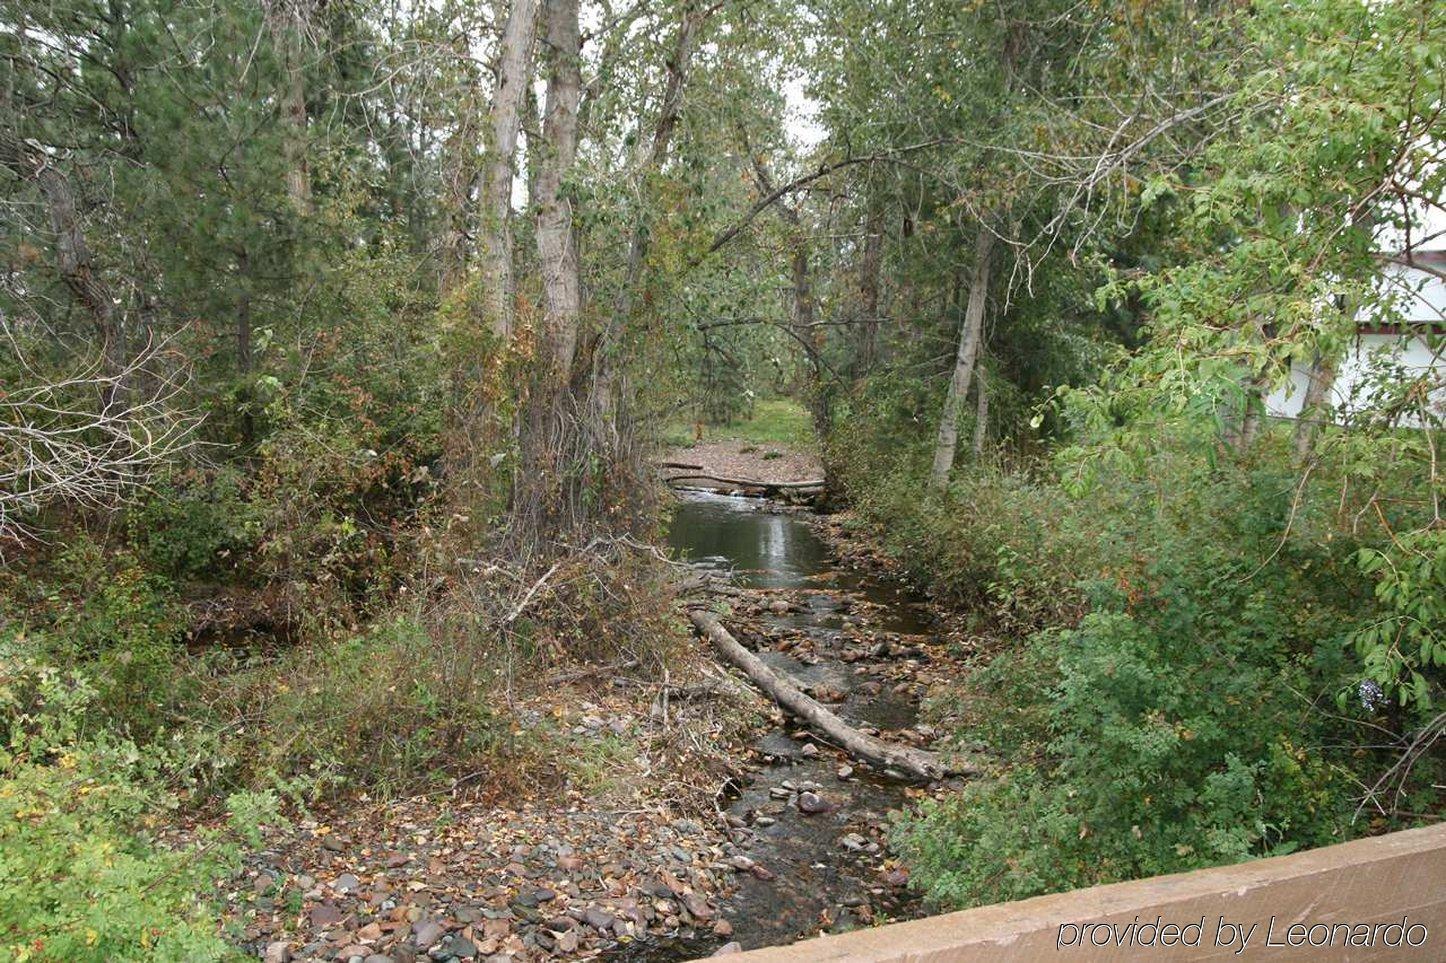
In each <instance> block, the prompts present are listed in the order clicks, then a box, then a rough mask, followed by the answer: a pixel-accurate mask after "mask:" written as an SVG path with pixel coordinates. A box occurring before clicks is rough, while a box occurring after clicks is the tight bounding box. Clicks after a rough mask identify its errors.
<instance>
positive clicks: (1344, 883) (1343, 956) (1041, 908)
mask: <svg viewBox="0 0 1446 963" xmlns="http://www.w3.org/2000/svg"><path fill="white" fill-rule="evenodd" d="M1157 918H1158V919H1159V920H1160V925H1159V926H1156V925H1155V924H1156V920H1157ZM1222 918H1223V921H1224V924H1225V925H1222V923H1221V920H1222ZM1403 921H1404V922H1403ZM1132 923H1134V924H1135V928H1133V929H1131V928H1130V925H1131V924H1132ZM1393 923H1394V924H1397V925H1396V926H1394V927H1393V926H1391V925H1390V924H1393ZM1094 924H1103V925H1099V926H1096V925H1094ZM1109 924H1113V928H1111V927H1110V926H1109ZM1146 924H1149V925H1148V926H1147V925H1146ZM1170 924H1173V925H1174V927H1175V928H1176V929H1175V930H1174V931H1173V934H1172V932H1171V931H1170V929H1169V926H1170ZM1332 924H1337V925H1335V926H1332ZM1237 925H1238V926H1239V927H1240V928H1239V929H1236V926H1237ZM1252 925H1253V926H1254V929H1253V930H1251V927H1252ZM1292 927H1296V929H1295V930H1292V929H1291V928H1292ZM1197 929H1198V932H1197ZM1408 930H1409V932H1408ZM1170 935H1173V936H1174V938H1173V939H1172V940H1170V943H1171V945H1163V944H1164V941H1165V940H1166V939H1167V938H1168V937H1169V936H1170ZM1242 937H1246V939H1247V946H1246V949H1245V952H1244V953H1240V949H1241V941H1242ZM1101 938H1107V945H1097V943H1098V942H1099V941H1100V940H1101ZM1326 939H1329V942H1328V943H1325V945H1321V942H1317V943H1316V945H1311V941H1312V940H1315V941H1324V940H1326ZM1293 940H1294V945H1292V941H1293ZM1367 942H1368V943H1369V944H1370V945H1365V944H1366V943H1367ZM1411 942H1414V943H1415V944H1416V945H1410V943H1411ZM1392 943H1394V945H1391V944H1392ZM727 959H729V960H736V961H738V963H805V961H807V963H827V961H847V963H894V961H898V963H945V961H948V963H972V961H976V960H978V961H984V960H990V961H995V960H1040V959H1050V960H1060V961H1076V960H1077V961H1081V963H1085V961H1088V963H1095V961H1105V960H1109V961H1126V960H1140V959H1148V960H1227V959H1234V960H1241V959H1249V960H1307V959H1308V960H1352V961H1354V960H1384V959H1390V960H1421V961H1430V960H1446V823H1443V824H1440V825H1436V826H1429V827H1426V828H1424V829H1410V830H1405V831H1403V832H1398V833H1391V834H1389V835H1386V836H1377V837H1373V838H1370V839H1361V840H1356V841H1354V842H1349V843H1341V844H1340V845H1337V846H1326V847H1323V848H1321V849H1314V850H1310V851H1309V852H1304V853H1295V854H1292V855H1290V856H1278V857H1275V858H1273V859H1261V860H1255V861H1253V862H1248V863H1240V864H1237V865H1235V866H1220V867H1217V868H1214V869H1202V870H1197V871H1195V872H1191V873H1178V874H1176V875H1173V876H1157V877H1154V878H1151V879H1142V880H1137V881H1135V882H1131V883H1115V884H1111V885H1108V886H1095V887H1092V888H1090V889H1081V890H1074V891H1072V892H1068V893H1057V894H1054V895H1052V896H1039V897H1035V898H1034V899H1027V900H1020V901H1018V902H1014V903H999V904H996V905H994V906H981V907H979V908H977V909H972V910H965V911H963V912H960V913H950V914H947V915H945V916H935V917H931V918H928V919H922V920H914V921H911V922H908V923H896V924H893V925H891V926H882V927H878V928H876V929H870V930H859V931H856V932H853V933H845V934H842V935H839V936H824V937H819V938H817V939H812V940H805V941H803V942H800V943H794V944H793V945H791V946H778V947H768V948H766V949H761V950H753V951H752V952H749V953H743V954H738V955H735V956H730V957H727Z"/></svg>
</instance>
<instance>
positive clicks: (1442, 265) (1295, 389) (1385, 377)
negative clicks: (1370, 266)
mask: <svg viewBox="0 0 1446 963" xmlns="http://www.w3.org/2000/svg"><path fill="white" fill-rule="evenodd" d="M1426 247H1427V248H1428V250H1420V249H1416V250H1413V251H1412V252H1411V261H1412V264H1411V265H1408V264H1405V263H1401V261H1400V260H1392V261H1390V262H1388V263H1387V264H1386V266H1385V268H1384V269H1383V270H1382V273H1381V283H1382V286H1383V291H1385V292H1389V293H1390V294H1391V295H1393V296H1394V297H1395V299H1396V305H1397V306H1398V308H1399V319H1396V318H1393V319H1392V321H1391V323H1389V324H1383V323H1381V321H1380V319H1378V318H1374V317H1371V316H1368V315H1364V314H1363V316H1362V317H1361V318H1360V319H1358V322H1357V323H1358V328H1357V335H1356V339H1355V342H1354V344H1352V346H1351V348H1350V350H1349V351H1348V352H1347V354H1346V357H1345V358H1344V359H1343V361H1342V363H1341V366H1340V370H1339V371H1338V372H1337V374H1336V380H1335V385H1334V388H1333V390H1332V396H1331V404H1332V407H1333V410H1334V412H1335V419H1336V420H1337V421H1338V422H1344V421H1349V420H1350V417H1351V416H1352V415H1354V414H1358V413H1360V412H1362V411H1366V410H1369V409H1371V408H1373V407H1374V405H1373V400H1374V398H1375V396H1376V394H1377V392H1378V390H1379V387H1378V386H1379V385H1381V384H1383V383H1387V382H1391V381H1400V380H1407V379H1410V380H1414V379H1416V378H1419V377H1420V376H1421V375H1422V374H1424V373H1427V372H1429V371H1430V370H1431V369H1435V371H1436V377H1435V385H1436V388H1435V391H1434V392H1433V393H1432V395H1431V398H1430V402H1429V404H1430V407H1431V409H1433V410H1434V412H1435V415H1436V417H1437V418H1446V387H1443V386H1446V238H1433V239H1432V240H1431V241H1428V242H1427V243H1426ZM1309 380H1310V374H1309V359H1299V360H1297V361H1296V362H1294V363H1293V364H1292V365H1291V372H1290V382H1289V383H1288V384H1286V385H1284V386H1282V387H1280V388H1278V389H1276V390H1275V391H1274V392H1272V393H1271V394H1270V396H1269V397H1268V398H1266V401H1265V405H1266V410H1267V411H1268V412H1269V413H1270V414H1271V415H1274V416H1276V417H1282V418H1294V417H1296V416H1298V415H1299V414H1300V410H1301V407H1302V405H1303V402H1304V398H1305V389H1306V385H1307V384H1308V383H1309ZM1421 423H1422V418H1421V417H1420V415H1419V414H1417V415H1415V416H1411V415H1406V416H1404V417H1403V418H1402V419H1401V424H1406V425H1416V426H1420V425H1421Z"/></svg>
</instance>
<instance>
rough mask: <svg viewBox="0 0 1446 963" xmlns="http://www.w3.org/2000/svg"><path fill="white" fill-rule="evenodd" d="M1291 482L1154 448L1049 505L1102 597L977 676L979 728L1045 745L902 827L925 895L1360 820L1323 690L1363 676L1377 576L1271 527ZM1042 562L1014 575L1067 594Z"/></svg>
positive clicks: (1276, 847) (1324, 838)
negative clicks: (1349, 649) (1130, 471)
mask: <svg viewBox="0 0 1446 963" xmlns="http://www.w3.org/2000/svg"><path fill="white" fill-rule="evenodd" d="M1281 480H1282V479H1281V476H1280V475H1279V474H1278V473H1277V471H1276V470H1275V469H1273V468H1272V467H1271V466H1270V464H1269V462H1266V463H1265V464H1264V465H1262V466H1260V467H1258V468H1255V469H1252V470H1250V471H1247V472H1244V473H1239V474H1237V473H1236V471H1235V470H1234V469H1231V470H1228V471H1225V472H1214V473H1212V472H1210V471H1209V470H1208V469H1206V468H1205V466H1204V465H1202V464H1201V463H1200V462H1199V461H1196V460H1193V459H1191V458H1189V457H1181V456H1179V455H1176V456H1175V457H1173V458H1167V457H1157V458H1156V459H1154V460H1153V461H1152V462H1151V463H1150V464H1149V465H1148V467H1147V468H1145V469H1144V470H1143V471H1142V472H1141V475H1139V476H1136V475H1121V474H1111V475H1109V477H1108V480H1104V481H1102V482H1101V486H1100V488H1097V489H1091V490H1090V492H1089V494H1088V495H1087V496H1079V497H1076V498H1075V499H1073V500H1072V501H1070V502H1067V503H1065V504H1067V506H1068V507H1067V508H1066V509H1065V510H1064V512H1063V514H1061V515H1058V516H1053V522H1052V523H1053V524H1054V525H1056V526H1057V527H1060V528H1063V529H1067V530H1071V532H1072V534H1071V536H1065V537H1060V536H1055V537H1054V538H1053V539H1051V540H1050V547H1051V548H1053V547H1055V546H1058V545H1060V544H1061V543H1062V542H1065V541H1068V540H1071V539H1072V540H1073V541H1074V542H1075V543H1076V544H1077V545H1079V546H1081V548H1080V550H1079V551H1078V552H1076V553H1075V555H1074V556H1073V558H1074V564H1075V565H1078V566H1079V567H1078V568H1077V569H1074V570H1073V572H1072V573H1059V574H1061V575H1065V576H1066V577H1068V576H1069V575H1070V574H1072V575H1073V578H1074V580H1075V584H1076V586H1077V588H1076V591H1083V592H1084V593H1085V594H1086V596H1087V598H1088V614H1086V615H1085V616H1084V617H1083V619H1081V620H1080V621H1079V623H1078V624H1077V625H1075V626H1070V627H1064V628H1057V629H1050V630H1046V631H1042V632H1039V633H1037V634H1036V635H1035V636H1034V637H1033V639H1032V640H1031V642H1030V643H1029V645H1028V647H1027V649H1025V650H1023V651H1021V652H1019V653H1014V654H1007V655H1004V656H1001V657H999V658H997V659H995V660H994V661H993V663H992V664H991V665H990V666H989V667H988V669H986V670H984V671H983V672H981V673H980V674H979V676H978V677H977V678H975V679H971V680H969V681H968V682H967V683H965V687H964V692H965V694H964V695H963V696H962V698H963V699H964V700H965V701H966V702H967V701H969V700H970V699H977V700H978V701H979V703H980V705H981V706H982V708H980V709H979V710H978V711H979V712H980V713H981V714H982V715H983V717H984V725H983V731H982V732H981V734H982V735H985V736H988V737H991V741H992V742H993V747H994V748H996V749H998V750H1000V752H1001V754H1002V756H1003V758H1006V759H1020V760H1033V761H1029V762H1024V763H1022V764H1020V765H1017V766H1012V767H1008V768H1006V769H1005V771H1004V772H1003V773H1002V774H1001V776H1000V779H999V780H998V781H997V782H991V783H981V784H980V785H978V786H976V787H973V788H971V789H970V790H968V791H967V792H966V793H965V794H964V795H963V796H961V797H960V798H958V799H954V800H950V801H947V802H945V803H943V804H940V805H937V806H933V807H926V808H925V809H924V810H923V811H922V812H921V813H919V814H918V815H917V816H915V817H912V818H911V819H909V820H907V821H905V822H904V823H903V824H902V825H901V826H900V828H899V831H898V841H899V843H900V845H901V846H902V847H903V849H904V851H905V853H906V854H907V855H908V856H909V857H910V858H911V859H912V860H913V861H914V862H915V865H916V869H917V875H916V878H917V879H919V880H920V881H921V884H922V885H923V886H924V888H925V890H926V892H928V893H929V895H930V896H931V897H932V898H934V899H936V900H938V901H939V902H941V903H946V904H951V905H953V904H972V903H983V902H992V901H996V900H1003V899H1011V898H1017V897H1022V896H1028V895H1033V894H1036V893H1040V892H1046V891H1049V890H1052V889H1057V888H1060V887H1062V886H1080V885H1090V884H1093V883H1099V882H1108V881H1113V880H1119V879H1130V878H1135V877H1139V876H1145V875H1154V874H1159V873H1167V872H1174V871H1178V870H1184V869H1191V868H1195V867H1199V866H1207V865H1214V864H1217V863H1222V862H1234V861H1238V860H1241V859H1246V858H1250V857H1254V856H1261V855H1268V854H1273V853H1282V852H1288V851H1290V850H1292V849H1294V848H1299V847H1309V846H1316V845H1320V844H1323V843H1326V842H1331V841H1335V840H1338V839H1341V838H1344V837H1345V836H1347V835H1349V834H1350V833H1351V832H1352V826H1351V818H1350V813H1351V808H1352V807H1351V805H1350V803H1351V801H1352V796H1353V793H1354V791H1355V785H1356V784H1355V782H1354V781H1353V780H1352V779H1350V778H1344V777H1343V776H1342V775H1341V774H1342V773H1344V772H1346V771H1349V770H1351V769H1355V768H1357V767H1359V766H1361V765H1362V760H1361V759H1360V758H1359V757H1353V756H1352V755H1351V754H1349V753H1347V752H1343V751H1341V750H1340V749H1339V748H1332V746H1333V745H1335V746H1339V742H1338V740H1339V738H1340V734H1339V732H1338V726H1339V725H1340V717H1338V716H1334V715H1331V714H1327V713H1323V712H1321V711H1319V709H1317V708H1313V707H1312V699H1313V698H1317V697H1318V695H1319V694H1320V693H1322V692H1333V691H1335V690H1336V689H1338V688H1340V687H1341V686H1342V685H1343V684H1345V683H1346V681H1347V680H1349V679H1350V678H1351V672H1352V669H1351V667H1350V665H1349V664H1348V663H1347V662H1346V660H1345V659H1344V658H1343V653H1342V651H1341V647H1342V644H1343V642H1344V639H1345V637H1346V635H1347V634H1348V632H1349V629H1348V626H1350V625H1352V624H1360V623H1361V622H1363V621H1366V620H1369V619H1370V617H1371V615H1370V609H1369V605H1368V603H1367V586H1366V585H1365V584H1364V582H1363V580H1362V578H1361V577H1360V574H1359V573H1358V572H1357V571H1356V569H1355V567H1354V566H1353V565H1351V564H1350V562H1349V559H1350V548H1349V546H1348V545H1345V544H1340V545H1331V546H1330V547H1329V549H1327V548H1326V547H1325V546H1324V545H1323V544H1322V543H1317V542H1315V541H1313V540H1312V539H1309V538H1304V537H1297V536H1287V537H1285V538H1283V539H1282V538H1281V537H1280V536H1279V535H1278V534H1277V531H1278V528H1277V526H1278V525H1279V524H1280V522H1281V519H1282V517H1283V514H1284V513H1285V512H1286V511H1287V510H1288V508H1289V506H1288V504H1287V503H1285V502H1284V501H1283V498H1282V491H1288V490H1289V489H1288V488H1285V489H1282V488H1281V485H1280V482H1281ZM972 490H973V489H969V488H966V489H964V491H965V492H968V491H972ZM1109 493H1113V494H1109ZM1304 527H1305V529H1306V530H1307V531H1309V524H1308V523H1305V525H1304ZM1028 540H1029V538H1028V535H1024V536H1023V537H1022V538H1020V539H1019V541H1021V542H1027V541H1028ZM1007 544H1014V543H1013V542H1010V543H1007ZM1008 554H1012V550H1011V552H1010V553H1008ZM1032 560H1033V562H1034V563H1035V564H1037V565H1038V566H1039V568H1033V567H1026V568H1025V569H1022V570H1021V569H1015V570H1014V571H1015V572H1016V575H1015V576H1014V577H1015V578H1018V579H1020V580H1022V581H1021V582H1020V583H1019V591H1021V592H1023V593H1025V594H1026V595H1028V594H1033V593H1046V594H1048V593H1051V592H1054V591H1056V589H1055V584H1057V583H1055V582H1053V581H1052V579H1053V578H1056V577H1058V576H1057V575H1055V574H1054V573H1055V572H1056V571H1057V567H1058V565H1059V564H1060V562H1061V559H1060V558H1059V557H1058V556H1055V557H1051V556H1050V555H1049V554H1047V553H1046V554H1042V555H1041V554H1036V555H1034V556H1032ZM1000 577H1001V576H999V575H996V576H995V578H996V580H997V579H998V578H1000ZM1006 702H1007V703H1011V704H1009V705H1005V704H1003V703H1006ZM1021 703H1023V704H1021ZM1358 778H1359V777H1358ZM1021 812H1023V813H1024V814H1025V815H1024V816H1023V818H1021V815H1020V814H1021ZM965 853H967V854H969V855H968V858H967V859H966V858H960V857H961V855H962V854H965Z"/></svg>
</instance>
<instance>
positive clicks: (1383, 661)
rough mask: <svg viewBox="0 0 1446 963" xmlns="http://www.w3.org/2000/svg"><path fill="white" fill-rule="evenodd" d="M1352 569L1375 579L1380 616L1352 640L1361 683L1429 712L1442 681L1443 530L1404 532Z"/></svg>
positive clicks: (1445, 614) (1445, 648)
mask: <svg viewBox="0 0 1446 963" xmlns="http://www.w3.org/2000/svg"><path fill="white" fill-rule="evenodd" d="M1357 563H1358V564H1359V565H1360V569H1361V572H1362V573H1364V574H1366V575H1369V576H1372V577H1373V578H1374V579H1375V581H1376V591H1375V594H1376V599H1377V601H1378V602H1379V603H1380V605H1381V608H1382V609H1383V610H1384V611H1383V614H1382V617H1381V618H1380V619H1379V620H1376V621H1373V622H1370V623H1368V624H1366V625H1364V626H1362V627H1361V628H1360V629H1357V630H1356V632H1355V633H1354V634H1353V635H1352V637H1351V641H1352V642H1353V643H1354V645H1355V650H1356V653H1357V654H1358V655H1359V656H1360V658H1361V664H1362V665H1363V666H1364V667H1365V671H1366V677H1367V678H1370V679H1373V680H1375V681H1376V682H1377V683H1379V684H1380V685H1381V686H1382V687H1383V689H1384V691H1385V692H1386V693H1387V694H1389V695H1391V696H1394V697H1395V698H1396V700H1397V701H1398V702H1400V703H1401V704H1402V705H1404V706H1418V707H1420V708H1422V709H1430V708H1431V705H1432V693H1433V692H1440V691H1441V688H1442V684H1443V681H1446V679H1443V675H1446V673H1443V670H1446V529H1441V528H1428V529H1422V530H1420V531H1415V532H1408V533H1406V534H1404V535H1401V536H1400V537H1398V538H1396V539H1394V540H1392V542H1391V544H1390V545H1388V546H1386V547H1384V548H1363V549H1361V551H1360V553H1359V554H1358V555H1357ZM1344 700H1345V693H1342V701H1344Z"/></svg>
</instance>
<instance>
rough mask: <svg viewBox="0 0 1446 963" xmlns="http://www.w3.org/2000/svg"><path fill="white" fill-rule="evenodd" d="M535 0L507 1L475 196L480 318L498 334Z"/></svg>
mask: <svg viewBox="0 0 1446 963" xmlns="http://www.w3.org/2000/svg"><path fill="white" fill-rule="evenodd" d="M536 32H537V0H512V5H511V9H510V10H509V12H508V15H507V23H506V26H504V27H503V30H502V42H501V46H500V47H499V49H498V54H497V89H496V90H495V91H494V93H493V96H492V109H491V112H490V116H489V118H488V120H489V124H488V127H489V143H488V145H487V148H488V153H487V160H486V162H485V164H484V165H483V172H482V187H481V191H480V197H479V199H478V215H479V220H480V224H479V225H478V229H477V239H478V246H479V248H480V254H481V258H480V261H481V269H482V290H481V300H482V310H483V313H484V314H485V318H484V320H485V322H486V323H487V324H488V325H489V326H491V328H492V330H493V332H495V333H496V334H497V336H498V337H500V338H508V337H511V335H512V329H513V327H514V321H515V313H516V309H515V305H514V304H513V301H514V299H515V297H516V281H515V280H514V278H513V272H512V178H513V172H514V167H513V164H514V157H515V155H516V153H517V133H518V128H519V127H520V126H521V118H522V100H523V97H524V96H525V95H526V92H527V85H528V82H529V80H530V79H531V75H532V71H531V63H532V45H533V39H534V37H535V35H536Z"/></svg>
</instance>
